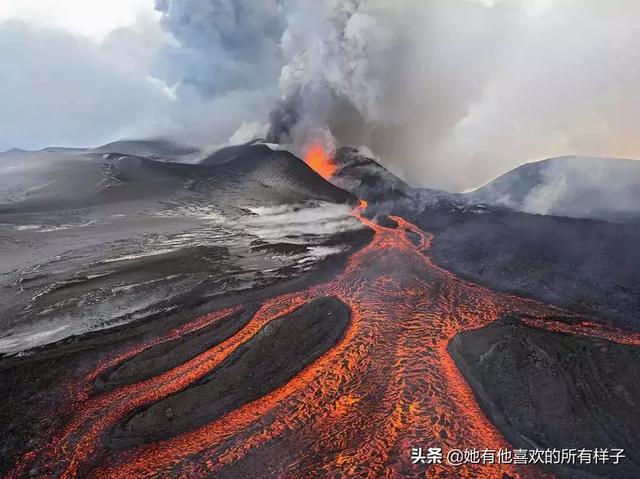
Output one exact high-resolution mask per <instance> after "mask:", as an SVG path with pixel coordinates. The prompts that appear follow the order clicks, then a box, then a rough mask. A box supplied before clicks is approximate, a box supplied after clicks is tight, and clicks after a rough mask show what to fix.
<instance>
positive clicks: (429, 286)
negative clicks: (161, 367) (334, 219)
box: [8, 201, 637, 479]
mask: <svg viewBox="0 0 640 479" xmlns="http://www.w3.org/2000/svg"><path fill="white" fill-rule="evenodd" d="M365 208H366V202H364V201H363V202H361V203H360V206H358V207H357V208H356V210H355V211H354V215H355V216H356V217H357V218H358V219H359V220H360V221H362V222H363V223H364V224H365V225H367V226H368V227H370V228H371V229H373V231H374V232H375V236H374V238H373V240H372V242H371V243H370V244H369V245H368V246H366V247H365V248H363V249H361V250H360V251H358V252H357V253H355V254H354V255H352V256H351V257H350V259H349V262H348V264H347V265H346V267H345V268H344V270H343V271H342V272H341V273H340V274H339V275H338V276H336V277H335V278H334V279H332V280H331V281H329V282H327V283H325V284H322V285H319V286H314V287H311V288H309V289H306V290H304V291H300V292H295V293H290V294H285V295H283V296H279V297H276V298H272V299H270V300H268V301H266V302H265V303H264V304H263V305H262V307H261V308H260V310H259V311H258V312H257V313H256V314H255V315H254V317H253V318H252V320H251V321H250V322H249V323H248V324H247V325H246V326H245V327H244V328H243V329H241V330H240V331H239V332H238V333H237V334H236V335H235V336H233V337H231V338H230V339H228V340H227V341H225V342H223V343H221V344H219V345H217V346H214V347H212V348H211V349H209V350H208V351H205V352H203V353H202V354H200V355H198V356H196V357H195V358H193V359H191V360H188V361H186V362H185V363H184V364H182V365H180V366H177V367H176V368H174V369H172V370H169V371H167V372H164V373H162V374H160V375H158V376H156V377H153V378H150V379H147V380H145V381H140V382H138V383H134V384H130V385H125V386H122V387H120V388H118V389H115V390H113V391H110V392H107V393H104V394H99V395H93V396H92V395H91V394H90V390H91V384H92V380H93V379H94V378H95V377H96V373H95V371H104V370H105V368H106V367H112V366H113V365H114V364H117V363H118V362H120V361H123V360H125V359H127V358H129V357H131V356H132V355H135V354H137V353H139V352H140V351H141V350H144V348H146V347H148V345H149V344H151V343H146V344H143V345H140V346H138V347H135V348H132V349H131V350H130V352H125V353H118V354H115V355H114V356H113V357H110V358H107V359H105V360H104V361H103V362H102V363H101V364H98V365H97V366H96V367H95V371H94V372H93V373H91V374H89V375H88V376H87V377H86V378H84V380H83V381H82V382H81V383H80V385H78V384H75V385H74V388H75V389H76V390H78V391H87V392H86V394H85V395H84V396H81V397H82V400H80V401H76V402H75V403H73V405H72V406H71V408H72V410H71V411H70V412H71V419H70V420H69V422H68V424H67V425H66V426H65V427H64V428H63V430H61V431H59V433H57V434H55V435H54V437H53V438H52V439H51V440H50V442H49V444H48V445H45V446H44V447H42V448H40V449H38V450H36V451H32V452H30V453H28V454H26V455H25V456H24V457H23V459H22V461H21V462H20V464H18V465H17V466H16V468H15V469H14V470H13V471H12V472H11V473H10V474H9V476H8V477H16V478H17V477H21V476H23V475H24V473H25V471H28V470H29V469H30V468H32V467H41V468H43V470H45V471H47V472H46V474H47V476H53V477H66V478H73V477H78V476H83V477H84V476H88V477H99V478H131V479H134V478H149V477H166V478H172V477H185V478H194V477H196V478H197V477H217V478H222V477H233V478H236V477H290V478H303V477H305V478H306V477H338V476H339V477H358V478H378V477H385V478H396V477H397V478H401V477H418V476H419V475H420V474H424V473H426V474H427V475H428V477H451V478H453V477H455V478H477V477H482V478H496V479H497V478H502V477H504V475H505V474H507V475H508V476H511V477H519V478H536V477H546V476H545V474H544V473H542V472H541V471H539V470H537V469H534V468H532V467H528V466H527V467H523V466H516V465H510V464H504V465H497V464H496V465H482V464H466V465H462V466H459V467H453V468H452V467H450V466H446V465H444V464H435V465H429V466H427V465H423V464H418V465H414V464H412V463H411V461H410V452H411V448H412V447H416V446H424V447H441V448H443V449H444V450H445V451H446V450H449V449H451V448H457V449H465V448H478V449H485V448H487V449H499V448H509V447H510V446H509V445H508V443H507V442H506V440H505V439H504V438H503V437H502V435H501V434H500V433H499V432H498V430H497V429H496V428H495V427H494V426H493V425H492V424H491V423H490V422H489V420H488V419H487V418H486V417H485V415H484V414H483V412H482V411H481V409H480V407H479V406H478V404H477V402H476V401H475V398H474V395H473V393H472V391H471V389H470V387H469V386H468V385H467V383H466V382H465V380H464V378H463V376H462V375H461V373H460V372H459V371H458V369H457V367H456V365H455V363H454V362H453V360H452V359H451V357H450V356H449V354H448V352H447V345H448V344H449V342H450V340H451V339H452V338H453V337H454V336H455V335H456V334H458V333H459V332H461V331H465V330H469V329H474V328H480V327H483V326H486V325H487V324H489V323H491V322H492V321H494V320H496V319H497V318H499V317H500V316H501V315H503V314H505V313H510V312H524V313H527V314H529V315H530V317H531V320H530V321H531V323H535V324H536V325H537V326H538V327H544V321H543V320H542V318H544V316H545V315H549V314H555V315H558V314H560V312H559V310H558V309H556V308H553V307H548V306H545V305H542V304H540V303H537V302H535V301H531V300H526V299H522V298H518V297H515V296H512V295H507V294H501V293H495V292H492V291H490V290H488V289H486V288H483V287H481V286H478V285H475V284H472V283H469V282H467V281H464V280H462V279H460V278H458V277H456V276H454V275H453V274H452V273H450V272H448V271H446V270H444V269H442V268H440V267H438V266H437V265H435V264H434V263H433V261H432V260H431V258H430V256H429V255H428V249H429V247H430V244H431V239H432V238H431V236H430V235H428V234H426V233H423V232H422V231H421V230H420V229H418V228H417V227H416V226H414V225H412V224H411V223H409V222H407V221H405V220H404V219H402V218H399V217H391V218H392V219H393V220H394V221H395V222H396V223H397V224H398V227H397V228H387V227H383V226H380V225H377V224H375V223H372V222H371V221H370V220H368V219H366V218H364V217H363V216H362V213H363V211H364V209H365ZM326 296H335V297H337V298H339V299H340V300H341V301H343V302H344V303H346V304H347V305H348V306H349V307H350V309H351V311H352V322H351V325H350V327H349V328H348V330H347V332H346V333H345V335H344V337H343V338H342V339H341V340H340V341H339V342H338V343H337V344H336V345H334V347H333V348H331V349H330V350H329V351H328V352H326V353H325V354H324V355H323V356H321V357H320V358H319V359H318V360H316V361H315V362H314V363H312V364H310V365H309V366H307V367H306V368H305V369H303V370H302V371H301V372H300V373H299V374H298V375H297V376H295V377H294V378H293V379H292V380H290V381H289V382H288V383H286V384H285V385H283V386H282V387H280V388H277V389H275V390H273V391H272V392H270V393H268V394H266V395H265V396H263V397H261V398H259V399H257V400H255V401H252V402H250V403H247V404H244V405H242V406H240V407H238V408H236V409H234V410H232V411H230V412H229V413H227V414H226V415H224V416H222V417H220V418H219V419H216V420H215V421H212V422H211V423H209V424H207V425H205V426H202V427H198V428H195V429H193V430H191V431H188V432H185V433H183V434H180V435H179V436H176V437H174V438H171V439H167V440H164V441H158V442H155V443H150V444H145V445H141V446H138V447H134V448H132V449H130V450H126V451H121V452H110V453H109V452H108V453H105V439H107V438H108V435H109V431H110V430H111V429H112V428H113V427H114V426H115V425H116V424H117V423H118V422H120V421H122V420H123V419H124V418H126V417H127V416H128V415H130V414H131V413H132V412H133V411H135V410H136V409H137V408H139V407H141V406H144V405H148V404H151V403H153V402H156V401H158V400H161V399H163V398H165V397H167V396H168V395H171V394H173V393H175V392H177V391H180V390H182V389H184V388H186V387H188V386H189V385H190V384H192V383H193V382H195V381H197V380H198V379H200V378H203V377H204V376H205V375H207V374H208V373H209V372H211V371H212V369H213V368H215V367H216V366H217V365H219V364H220V363H221V362H222V361H223V360H224V359H225V358H227V357H228V356H229V355H230V354H231V353H232V352H233V351H234V350H236V349H237V348H238V347H239V346H240V345H242V344H243V343H245V342H246V341H248V340H249V339H251V338H252V337H253V336H254V335H255V334H256V333H258V331H260V330H261V329H262V328H263V327H265V326H266V325H267V324H268V323H269V322H270V321H272V320H274V319H275V318H278V317H281V316H283V315H286V314H288V313H290V312H292V311H294V310H295V309H297V308H299V307H300V306H301V305H303V304H305V303H306V302H307V301H309V300H311V299H313V298H315V297H326ZM233 312H234V310H224V311H221V312H218V313H213V314H212V315H209V316H207V317H206V318H208V319H207V320H206V321H203V320H202V319H198V320H196V322H195V323H194V324H196V326H186V327H185V329H182V330H180V331H177V332H176V333H172V334H170V335H168V336H166V337H163V338H162V339H161V341H170V340H171V337H172V335H173V334H181V332H182V331H190V332H191V331H197V330H198V328H200V327H202V326H203V325H204V324H209V323H210V321H214V320H219V319H221V318H224V317H225V316H226V315H229V314H232V313H233ZM554 328H555V329H558V328H560V327H559V326H557V325H554V326H553V327H551V329H554ZM562 328H564V329H563V331H565V332H569V330H572V332H577V333H579V334H590V335H596V336H600V337H606V338H608V339H611V340H614V341H616V340H618V341H623V340H624V341H630V340H629V338H628V337H627V336H624V335H623V336H622V337H617V336H616V335H615V334H612V333H611V331H608V330H606V329H604V328H596V327H589V326H588V324H587V323H582V324H581V325H579V327H575V328H573V329H572V327H571V326H568V325H563V326H562ZM633 341H637V339H635V340H633ZM633 341H632V342H633ZM54 471H55V472H54Z"/></svg>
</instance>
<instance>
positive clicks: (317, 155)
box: [304, 143, 337, 180]
mask: <svg viewBox="0 0 640 479" xmlns="http://www.w3.org/2000/svg"><path fill="white" fill-rule="evenodd" d="M304 162H305V163H306V164H307V165H309V166H310V167H311V169H313V170H314V171H315V172H316V173H318V174H319V175H320V176H322V177H323V178H324V179H325V180H329V179H331V177H333V175H334V174H335V172H336V168H337V167H336V165H335V163H333V160H332V159H331V157H330V156H329V154H328V153H327V152H326V150H325V149H324V147H323V146H322V145H321V144H320V143H312V144H311V145H309V146H308V147H307V150H306V152H305V155H304Z"/></svg>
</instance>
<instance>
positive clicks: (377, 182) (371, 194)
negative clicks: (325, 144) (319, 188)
mask: <svg viewBox="0 0 640 479" xmlns="http://www.w3.org/2000/svg"><path fill="white" fill-rule="evenodd" d="M334 162H335V163H336V165H337V170H336V173H335V176H334V178H333V179H332V181H333V182H334V183H335V184H336V185H338V186H339V187H341V188H343V189H345V190H347V191H349V192H351V193H353V194H355V195H356V196H358V198H364V199H366V200H369V201H378V200H393V199H398V198H399V197H401V196H404V195H405V194H406V192H407V190H408V189H409V186H408V185H407V184H406V183H405V182H404V181H402V180H401V179H400V178H398V177H397V176H395V175H394V174H393V173H391V172H390V171H389V170H387V169H386V168H385V167H384V166H382V165H381V164H380V163H378V162H377V161H376V160H374V159H372V158H370V157H369V156H367V155H366V154H364V153H363V152H362V151H360V150H358V149H356V148H350V147H343V148H340V149H338V151H337V152H336V154H335V157H334Z"/></svg>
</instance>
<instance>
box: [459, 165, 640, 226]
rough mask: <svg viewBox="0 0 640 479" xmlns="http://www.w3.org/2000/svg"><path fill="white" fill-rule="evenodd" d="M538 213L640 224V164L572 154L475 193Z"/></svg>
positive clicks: (524, 168) (503, 178)
mask: <svg viewBox="0 0 640 479" xmlns="http://www.w3.org/2000/svg"><path fill="white" fill-rule="evenodd" d="M469 196H470V197H472V198H473V199H475V200H479V201H484V202H487V203H490V204H494V205H504V206H506V207H509V208H512V209H515V210H518V211H523V212H526V213H534V214H548V215H554V216H569V217H573V218H591V219H601V220H609V221H630V220H635V221H638V220H640V161H637V160H622V159H616V158H591V157H575V156H567V157H560V158H551V159H548V160H544V161H539V162H534V163H528V164H525V165H523V166H521V167H519V168H516V169H515V170H513V171H510V172H508V173H505V174H504V175H502V176H500V177H499V178H496V179H495V180H493V181H491V182H490V183H488V184H486V185H485V186H483V187H481V188H478V189H477V190H475V191H473V192H472V193H470V194H469Z"/></svg>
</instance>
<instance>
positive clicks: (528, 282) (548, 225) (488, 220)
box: [413, 208, 640, 328]
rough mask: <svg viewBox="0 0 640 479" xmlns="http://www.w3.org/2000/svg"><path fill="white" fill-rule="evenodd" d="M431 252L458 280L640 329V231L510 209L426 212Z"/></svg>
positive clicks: (422, 222) (422, 219) (422, 218)
mask: <svg viewBox="0 0 640 479" xmlns="http://www.w3.org/2000/svg"><path fill="white" fill-rule="evenodd" d="M413 219H414V221H416V222H417V223H418V225H419V226H420V227H421V228H422V229H423V230H425V231H428V232H430V233H434V235H435V237H434V241H433V246H432V249H431V251H432V254H433V257H434V259H435V260H436V262H437V263H438V264H440V265H441V266H443V267H445V268H447V269H449V270H450V271H452V272H454V273H455V274H457V275H460V276H462V277H464V278H467V279H470V280H472V281H474V282H476V283H479V284H482V285H484V286H488V287H490V288H492V289H495V290H499V291H507V292H510V293H515V294H518V295H522V296H526V297H531V298H534V299H536V300H539V301H543V302H545V303H551V304H555V305H557V306H560V307H562V308H566V309H568V310H571V311H575V312H578V313H581V314H586V315H593V316H597V317H600V318H602V319H603V320H607V321H610V322H611V323H614V324H617V325H621V326H628V327H634V328H638V327H640V321H639V320H640V318H638V311H639V310H640V227H639V226H638V225H635V224H617V223H607V222H603V221H594V220H584V219H574V218H561V217H555V216H538V215H529V214H524V213H517V212H512V211H508V210H498V211H486V212H484V213H474V212H467V211H452V210H449V209H442V208H426V209H425V210H424V211H423V212H422V213H421V214H420V215H416V216H415V217H414V218H413Z"/></svg>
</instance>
